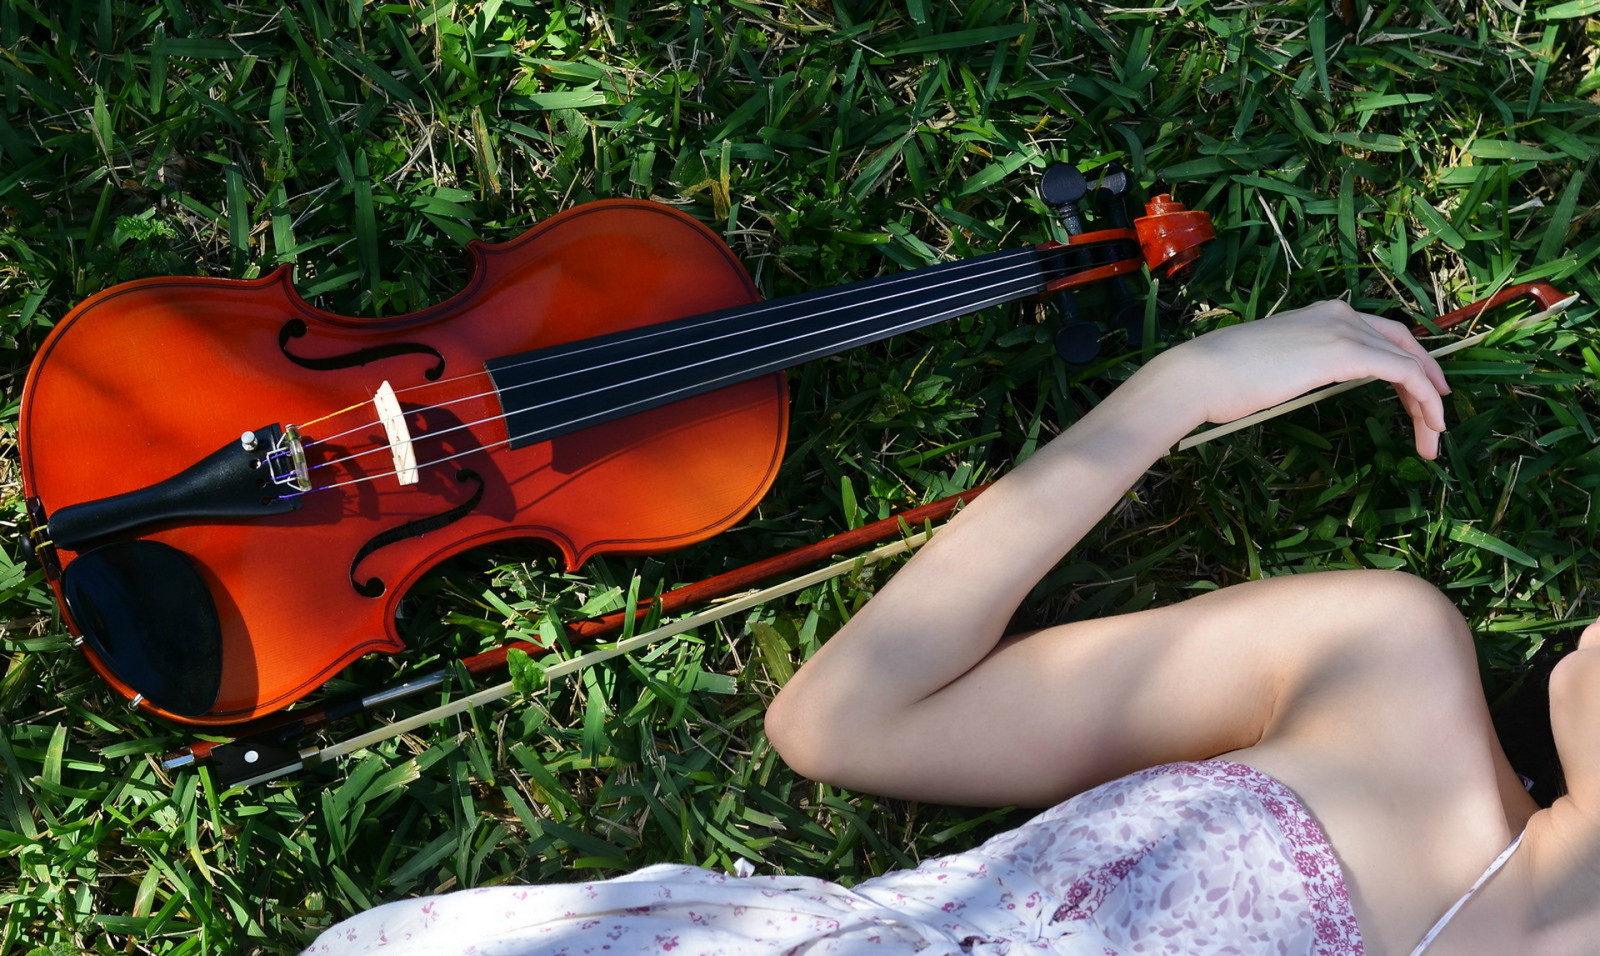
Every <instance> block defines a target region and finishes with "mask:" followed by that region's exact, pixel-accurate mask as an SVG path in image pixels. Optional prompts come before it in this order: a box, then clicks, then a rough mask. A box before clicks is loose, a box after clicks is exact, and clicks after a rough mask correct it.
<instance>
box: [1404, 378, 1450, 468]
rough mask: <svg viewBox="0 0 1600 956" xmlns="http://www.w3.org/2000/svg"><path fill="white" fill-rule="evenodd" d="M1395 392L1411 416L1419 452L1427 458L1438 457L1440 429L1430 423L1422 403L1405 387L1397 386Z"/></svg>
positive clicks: (1413, 433)
mask: <svg viewBox="0 0 1600 956" xmlns="http://www.w3.org/2000/svg"><path fill="white" fill-rule="evenodd" d="M1395 394H1396V395H1398V396H1399V397H1400V403H1401V405H1402V406H1404V407H1405V410H1406V414H1407V415H1408V416H1410V418H1411V431H1412V435H1413V440H1414V443H1415V445H1416V448H1417V454H1418V455H1419V456H1420V457H1422V458H1427V459H1433V458H1436V457H1438V455H1439V438H1440V435H1441V432H1440V430H1439V429H1436V428H1434V427H1432V426H1431V425H1429V424H1428V422H1427V416H1426V414H1425V411H1424V409H1423V408H1422V404H1421V403H1420V402H1418V401H1417V400H1416V399H1415V398H1413V397H1411V396H1410V395H1409V394H1408V393H1407V392H1406V391H1405V390H1404V389H1402V388H1399V387H1396V388H1395Z"/></svg>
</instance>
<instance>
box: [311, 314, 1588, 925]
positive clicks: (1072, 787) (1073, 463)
mask: <svg viewBox="0 0 1600 956" xmlns="http://www.w3.org/2000/svg"><path fill="white" fill-rule="evenodd" d="M1363 377H1376V378H1381V379H1384V380H1386V381H1388V382H1390V383H1391V384H1392V385H1393V386H1394V388H1395V391H1396V392H1397V394H1398V395H1399V398H1400V400H1401V402H1402V403H1403V404H1404V407H1405V409H1406V411H1407V412H1408V413H1409V415H1410V418H1411V422H1412V426H1413V428H1414V429H1415V432H1416V446H1417V451H1418V453H1419V454H1421V455H1422V456H1424V457H1427V458H1432V457H1434V456H1435V455H1436V454H1437V452H1438V445H1439V435H1440V433H1441V432H1442V431H1443V430H1444V428H1445V422H1444V412H1443V404H1442V401H1441V396H1442V395H1444V394H1446V393H1447V392H1448V391H1449V387H1448V386H1447V385H1446V384H1445V380H1444V376H1443V374H1442V372H1441V371H1440V369H1439V367H1438V365H1437V364H1436V363H1435V362H1434V361H1433V359H1432V358H1430V357H1429V356H1428V355H1427V354H1426V353H1425V351H1424V350H1423V349H1422V348H1421V347H1420V346H1418V345H1417V343H1416V342H1415V341H1414V340H1413V338H1412V337H1411V335H1410V334H1409V333H1408V332H1407V331H1406V329H1405V328H1404V327H1403V326H1401V325H1399V324H1398V323H1394V322H1390V321H1388V320H1385V319H1381V318H1377V317H1374V316H1369V315H1363V314H1360V313H1357V312H1355V311H1353V310H1352V309H1350V308H1349V307H1348V306H1346V305H1344V304H1342V303H1337V302H1325V303H1320V304H1317V305H1313V306H1311V307H1309V308H1305V309H1301V310H1297V311H1294V312H1289V313H1285V314H1282V315H1279V316H1276V317H1274V318H1271V319H1268V320H1264V321H1260V322H1252V323H1247V324H1243V325H1238V326H1233V327H1230V328H1227V329H1222V330H1219V331H1216V332H1212V333H1210V334H1208V335H1204V336H1201V337H1199V338H1197V339H1195V340H1193V341H1191V342H1189V343H1186V344H1184V345H1181V346H1178V347H1176V348H1174V349H1172V350H1170V351H1168V352H1166V353H1164V354H1162V355H1160V356H1158V357H1157V358H1155V359H1153V360H1152V361H1150V362H1149V363H1148V364H1147V365H1146V366H1145V367H1144V368H1143V369H1141V370H1140V371H1139V372H1138V373H1137V374H1135V375H1134V376H1133V377H1132V378H1130V379H1129V380H1128V381H1127V382H1126V383H1125V384H1123V386H1122V387H1120V388H1119V389H1117V391H1116V392H1114V393H1113V394H1112V395H1111V396H1109V397H1108V398H1106V399H1105V400H1104V401H1103V402H1101V404H1100V405H1099V406H1097V407H1096V408H1095V409H1094V410H1093V411H1092V412H1091V413H1089V414H1088V415H1086V416H1085V417H1084V418H1083V419H1082V420H1081V421H1079V422H1078V423H1077V424H1076V425H1074V426H1073V427H1072V428H1071V429H1069V430H1068V431H1067V432H1065V433H1063V434H1062V435H1061V436H1060V437H1059V438H1057V439H1055V440H1054V441H1053V442H1052V443H1050V444H1049V445H1048V446H1046V447H1045V448H1043V449H1041V450H1040V451H1039V452H1038V453H1036V454H1035V455H1034V456H1033V457H1031V458H1029V459H1028V460H1027V461H1026V462H1024V463H1023V464H1022V465H1021V466H1019V467H1018V468H1016V469H1015V470H1014V471H1013V472H1012V473H1011V474H1010V475H1008V476H1007V477H1006V478H1004V479H1002V480H1001V481H1000V482H998V483H997V484H996V485H995V486H994V487H993V488H991V489H990V490H988V491H987V492H986V493H985V494H984V495H983V497H981V498H979V499H978V500H977V501H976V502H974V503H973V504H972V505H971V506H970V507H968V508H967V509H966V510H964V511H963V512H962V513H961V514H960V515H958V516H957V517H956V518H955V519H954V520H952V521H951V522H950V523H949V525H948V526H947V527H945V528H944V529H943V530H941V531H940V532H939V533H938V534H937V535H936V536H935V537H934V540H933V541H932V542H931V543H930V544H929V545H927V546H926V547H925V548H924V549H923V550H922V551H921V553H919V554H918V555H917V556H916V557H915V558H914V559H912V560H911V561H910V562H909V563H908V564H907V565H906V566H905V568H904V569H903V570H901V571H900V572H899V573H898V574H897V575H895V577H894V578H893V579H892V580H890V582H889V583H888V584H887V585H886V586H885V587H884V588H883V590H882V591H881V593H880V594H878V595H877V596H876V597H874V598H873V599H872V601H870V602H869V603H868V604H867V605H866V606H865V607H864V608H863V609H862V610H861V611H860V612H859V613H858V614H856V615H855V617H854V618H853V619H852V620H851V621H850V622H849V624H848V625H847V626H846V627H844V628H843V629H842V630H841V631H840V632H839V633H838V634H837V635H835V636H834V637H833V638H832V639H831V640H830V641H829V642H828V643H827V644H826V645H825V646H824V647H823V648H822V650H821V651H820V652H819V653H817V654H816V655H815V657H814V658H813V659H812V660H811V661H809V662H808V663H807V664H806V665H805V666H804V667H803V668H801V670H800V671H799V672H798V673H797V674H796V675H795V677H794V679H793V680H792V681H790V683H789V684H788V686H786V687H785V688H783V690H782V692H781V693H780V694H779V695H778V697H777V698H776V699H775V700H774V701H773V704H772V707H771V709H770V711H769V713H768V715H767V722H766V726H767V734H768V737H769V738H770V740H771V742H772V744H773V745H774V747H776V748H777V750H778V751H779V753H780V754H781V755H782V756H783V757H784V759H785V760H787V761H788V762H789V763H790V765H791V766H793V767H794V768H795V769H796V770H797V771H799V772H800V773H803V774H806V775H808V776H811V777H813V778H816V779H818V780H822V781H826V782H828V783H832V784H837V785H840V786H845V787H851V788H855V789H859V790H863V791H868V792H872V793H879V794H885V795H890V796H895V797H902V798H906V799H913V800H928V801H939V802H947V803H966V804H985V805H1006V804H1023V805H1036V806H1051V805H1054V806H1053V807H1052V809H1050V810H1047V811H1046V812H1045V813H1043V814H1041V815H1040V816H1039V817H1036V818H1035V819H1033V820H1032V821H1030V822H1029V823H1027V824H1024V825H1023V826H1022V827H1020V828H1019V829H1017V830H1014V831H1011V832H1009V833H1006V834H1002V835H1001V836H998V837H996V838H994V839H992V840H990V841H988V842H987V843H985V844H984V845H983V846H981V847H979V848H977V849H975V850H971V851H968V852H966V853H962V854H957V855H955V856H951V857H945V858H941V859H938V860H932V861H928V862H926V863H924V864H923V865H922V866H920V867H918V868H917V869H916V870H914V871H905V872H899V873H892V874H888V875H886V876H884V877H880V878H877V879H874V880H869V881H867V882H865V883H863V884H860V885H858V886H856V887H855V888H853V889H850V890H846V889H844V888H842V887H839V886H836V885H834V884H830V883H826V882H824V881H821V880H815V879H810V878H802V877H781V876H767V877H732V876H727V875H723V874H718V873H712V872H710V871H706V870H701V869H698V868H693V867H682V866H654V867H649V868H646V869H645V870H641V871H639V872H638V873H635V874H632V875H630V876H628V877H624V878H621V879H618V880H611V881H605V882H600V883H589V884H578V885H571V886H553V887H537V888H490V889H483V890H469V891H463V892H461V893H458V894H453V895H451V896H445V897H436V898H433V899H431V900H414V901H405V902H402V903H396V904H390V905H389V906H385V907H380V908H378V909H376V910H373V911H371V912H369V913H366V914H362V915H361V916H358V917H356V918H354V919H352V920H349V921H347V922H346V923H344V924H341V925H339V926H336V927H334V928H333V929H331V930H329V931H328V932H327V933H325V934H324V935H323V936H322V937H320V938H319V940H318V942H317V943H316V944H315V945H313V946H312V948H311V949H310V950H309V951H308V952H312V953H350V952H365V951H366V949H365V948H363V947H364V946H365V945H366V944H367V943H369V942H371V941H373V940H376V939H378V938H380V937H381V938H382V939H383V940H386V941H387V945H388V947H390V948H384V949H383V950H382V951H383V952H386V953H389V952H435V951H439V952H444V951H449V952H482V953H508V954H509V953H552V954H553V953H572V954H579V953H602V952H611V953H621V952H654V951H659V950H668V949H670V950H672V951H673V952H675V953H686V952H692V953H717V952H726V953H780V952H805V953H823V952H840V953H847V952H861V951H866V950H871V949H876V948H881V949H884V950H887V951H892V952H922V953H1021V952H1041V953H1073V954H1077V953H1094V954H1103V953H1181V954H1196V953H1258V952H1260V953H1326V954H1333V953H1360V952H1363V951H1364V952H1368V953H1405V952H1409V951H1415V952H1420V951H1421V950H1422V949H1424V948H1428V947H1431V948H1432V949H1433V950H1434V951H1437V952H1451V953H1550V954H1561V953H1590V952H1595V951H1597V950H1600V905H1596V904H1597V903H1600V654H1596V653H1595V650H1596V649H1597V648H1600V630H1596V629H1595V628H1591V629H1590V631H1588V632H1585V634H1584V637H1583V639H1582V642H1581V643H1580V650H1578V651H1577V652H1575V653H1573V654H1572V655H1570V656H1569V657H1567V658H1566V659H1565V660H1564V661H1562V663H1561V665H1560V666H1559V667H1558V668H1557V669H1556V671H1555V672H1554V674H1553V676H1552V680H1551V686H1550V699H1551V716H1552V720H1553V722H1554V730H1555V734H1556V743H1557V746H1558V748H1559V749H1560V752H1561V755H1562V757H1563V762H1564V769H1565V773H1566V777H1567V784H1568V787H1569V791H1570V792H1569V793H1568V795H1567V796H1565V797H1562V798H1561V799H1559V800H1557V801H1556V803H1555V804H1554V805H1553V806H1552V807H1550V808H1549V809H1546V810H1539V809H1538V807H1537V806H1536V805H1535V804H1534V802H1533V801H1532V800H1531V799H1530V798H1529V796H1528V795H1527V793H1526V792H1525V790H1524V788H1523V786H1522V784H1521V782H1520V781H1519V779H1518V778H1517V776H1516V774H1515V773H1513V772H1512V770H1511V768H1510V766H1509V764H1508V763H1507V761H1506V758H1505V755H1504V754H1503V753H1502V752H1501V749H1500V746H1499V744H1498V743H1497V741H1496V738H1495V735H1494V732H1493V730H1492V728H1491V726H1490V721H1489V715H1488V709H1487V707H1486V704H1485V702H1484V698H1483V693H1482V690H1481V689H1480V685H1479V680H1478V672H1477V667H1476V661H1475V656H1474V653H1473V648H1472V642H1471V638H1470V635H1469V634H1468V633H1467V630H1466V628H1465V626H1464V625H1463V622H1462V620H1461V618H1460V616H1459V615H1458V614H1457V613H1456V611H1455V610H1454V608H1453V607H1451V605H1450V604H1449V602H1448V601H1446V600H1445V599H1444V598H1443V597H1442V596H1441V595H1440V594H1439V593H1438V592H1437V591H1436V590H1434V589H1433V588H1432V587H1431V586H1430V585H1428V584H1426V583H1424V582H1422V581H1420V580H1418V579H1415V578H1412V577H1408V576H1405V575H1402V574H1396V573H1391V572H1379V571H1351V572H1331V573H1324V574H1306V575H1297V576H1293V577H1285V578H1274V579H1269V580H1263V581H1256V582H1251V583H1248V584H1243V585H1239V586H1236V587H1230V588H1226V589H1223V590H1220V591H1216V592H1212V593H1209V594H1207V595H1205V596H1203V597H1198V598H1194V599H1192V600H1189V601H1185V602H1183V603H1181V604H1178V605H1175V606H1172V607H1166V608H1160V609H1155V610H1148V611H1142V612H1139V613H1135V614H1128V615H1123V616H1119V617H1113V618H1109V619H1103V620H1088V621H1078V622H1073V623H1069V624H1064V625H1060V626H1057V627H1051V628H1046V629H1044V630H1040V631H1036V632H1033V633H1030V634H1025V635H1021V636H1016V637H1009V638H1007V637H1003V636H1002V631H1003V628H1004V627H1005V625H1006V623H1007V621H1008V620H1009V619H1010V617H1011V615H1012V613H1013V611H1014V610H1015V609H1016V607H1017V605H1018V604H1019V603H1020V602H1021V600H1022V599H1023V597H1024V596H1025V595H1026V594H1027V593H1028V591H1029V590H1030V588H1031V587H1032V586H1033V585H1034V583H1036V582H1037V581H1038V580H1039V579H1040V578H1041V577H1042V576H1043V575H1044V574H1045V573H1046V572H1047V571H1048V570H1049V569H1050V568H1051V567H1052V566H1053V565H1054V564H1055V563H1056V562H1057V561H1059V560H1060V559H1061V558H1062V557H1063V556H1064V555H1065V554H1066V553H1067V552H1068V551H1069V550H1070V549H1071V548H1072V547H1073V546H1074V545H1075V544H1076V543H1077V542H1078V540H1079V539H1080V538H1081V537H1082V536H1083V535H1084V534H1085V533H1086V532H1088V531H1089V530H1090V529H1091V528H1092V527H1093V526H1094V525H1095V524H1096V523H1097V522H1098V521H1099V519H1100V518H1101V517H1102V516H1103V515H1104V514H1105V513H1106V512H1107V510H1108V509H1109V508H1110V507H1111V506H1112V504H1113V503H1114V502H1115V501H1116V500H1117V499H1118V497H1119V496H1120V495H1122V494H1123V493H1124V492H1125V490H1126V489H1127V488H1128V487H1129V486H1130V485H1131V484H1132V483H1133V482H1134V481H1135V480H1137V479H1138V477H1139V476H1140V475H1141V473H1142V472H1143V471H1144V470H1145V469H1146V468H1147V467H1148V466H1149V465H1150V464H1151V463H1152V462H1153V461H1155V460H1156V459H1157V458H1159V457H1160V456H1161V455H1163V454H1164V453H1165V452H1166V451H1167V450H1168V449H1169V448H1170V447H1171V446H1172V445H1173V444H1174V443H1175V442H1177V441H1178V439H1180V438H1182V437H1183V436H1184V435H1185V434H1187V433H1188V432H1189V431H1191V430H1192V429H1194V428H1195V427H1197V426H1199V425H1201V424H1202V423H1205V422H1226V421H1231V420H1233V419H1235V418H1239V417H1241V416H1244V415H1247V414H1249V413H1251V412H1254V411H1256V410H1258V409H1262V408H1266V407H1269V406H1272V405H1274V404H1277V403H1278V402H1281V401H1284V400H1286V399H1289V398H1291V397H1293V396H1295V395H1298V394H1301V393H1303V392H1306V391H1309V390H1311V389H1313V388H1316V387H1318V386H1321V385H1324V384H1327V383H1329V382H1335V381H1345V380H1350V379H1356V378H1363ZM430 941H431V942H430ZM1419 941H1420V942H1419ZM407 946H409V947H411V948H409V949H408V948H406V947H407ZM469 946H472V947H476V948H475V949H472V948H469ZM1413 947H1415V950H1413Z"/></svg>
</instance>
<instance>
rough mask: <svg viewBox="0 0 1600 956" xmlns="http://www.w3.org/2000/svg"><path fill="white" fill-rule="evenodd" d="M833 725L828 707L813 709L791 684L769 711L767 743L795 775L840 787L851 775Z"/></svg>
mask: <svg viewBox="0 0 1600 956" xmlns="http://www.w3.org/2000/svg"><path fill="white" fill-rule="evenodd" d="M831 723H832V722H831V721H830V720H829V719H828V716H827V713H826V710H825V709H824V708H819V707H816V706H813V702H812V701H809V700H808V699H807V698H806V697H805V695H804V694H803V693H802V692H800V691H799V690H797V689H796V688H795V687H794V685H793V684H790V685H789V686H788V687H785V688H784V689H783V690H781V691H779V693H778V696H777V697H775V698H773V700H772V704H771V705H770V706H769V707H768V708H767V714H766V719H765V729H766V735H767V742H768V743H769V744H771V745H772V749H773V750H775V751H776V752H777V754H778V756H779V757H781V758H782V759H783V762H784V763H785V764H788V766H789V769H791V770H793V771H794V772H795V773H797V774H800V775H801V776H803V777H808V778H810V779H812V780H815V781H817V782H819V783H827V784H838V783H840V782H841V779H842V778H843V777H845V776H847V773H846V770H847V768H846V767H844V766H841V763H840V759H839V758H840V756H841V754H842V753H844V752H845V748H843V747H841V746H840V740H839V736H838V734H836V733H834V732H833V730H832V729H831V726H830V725H831Z"/></svg>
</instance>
